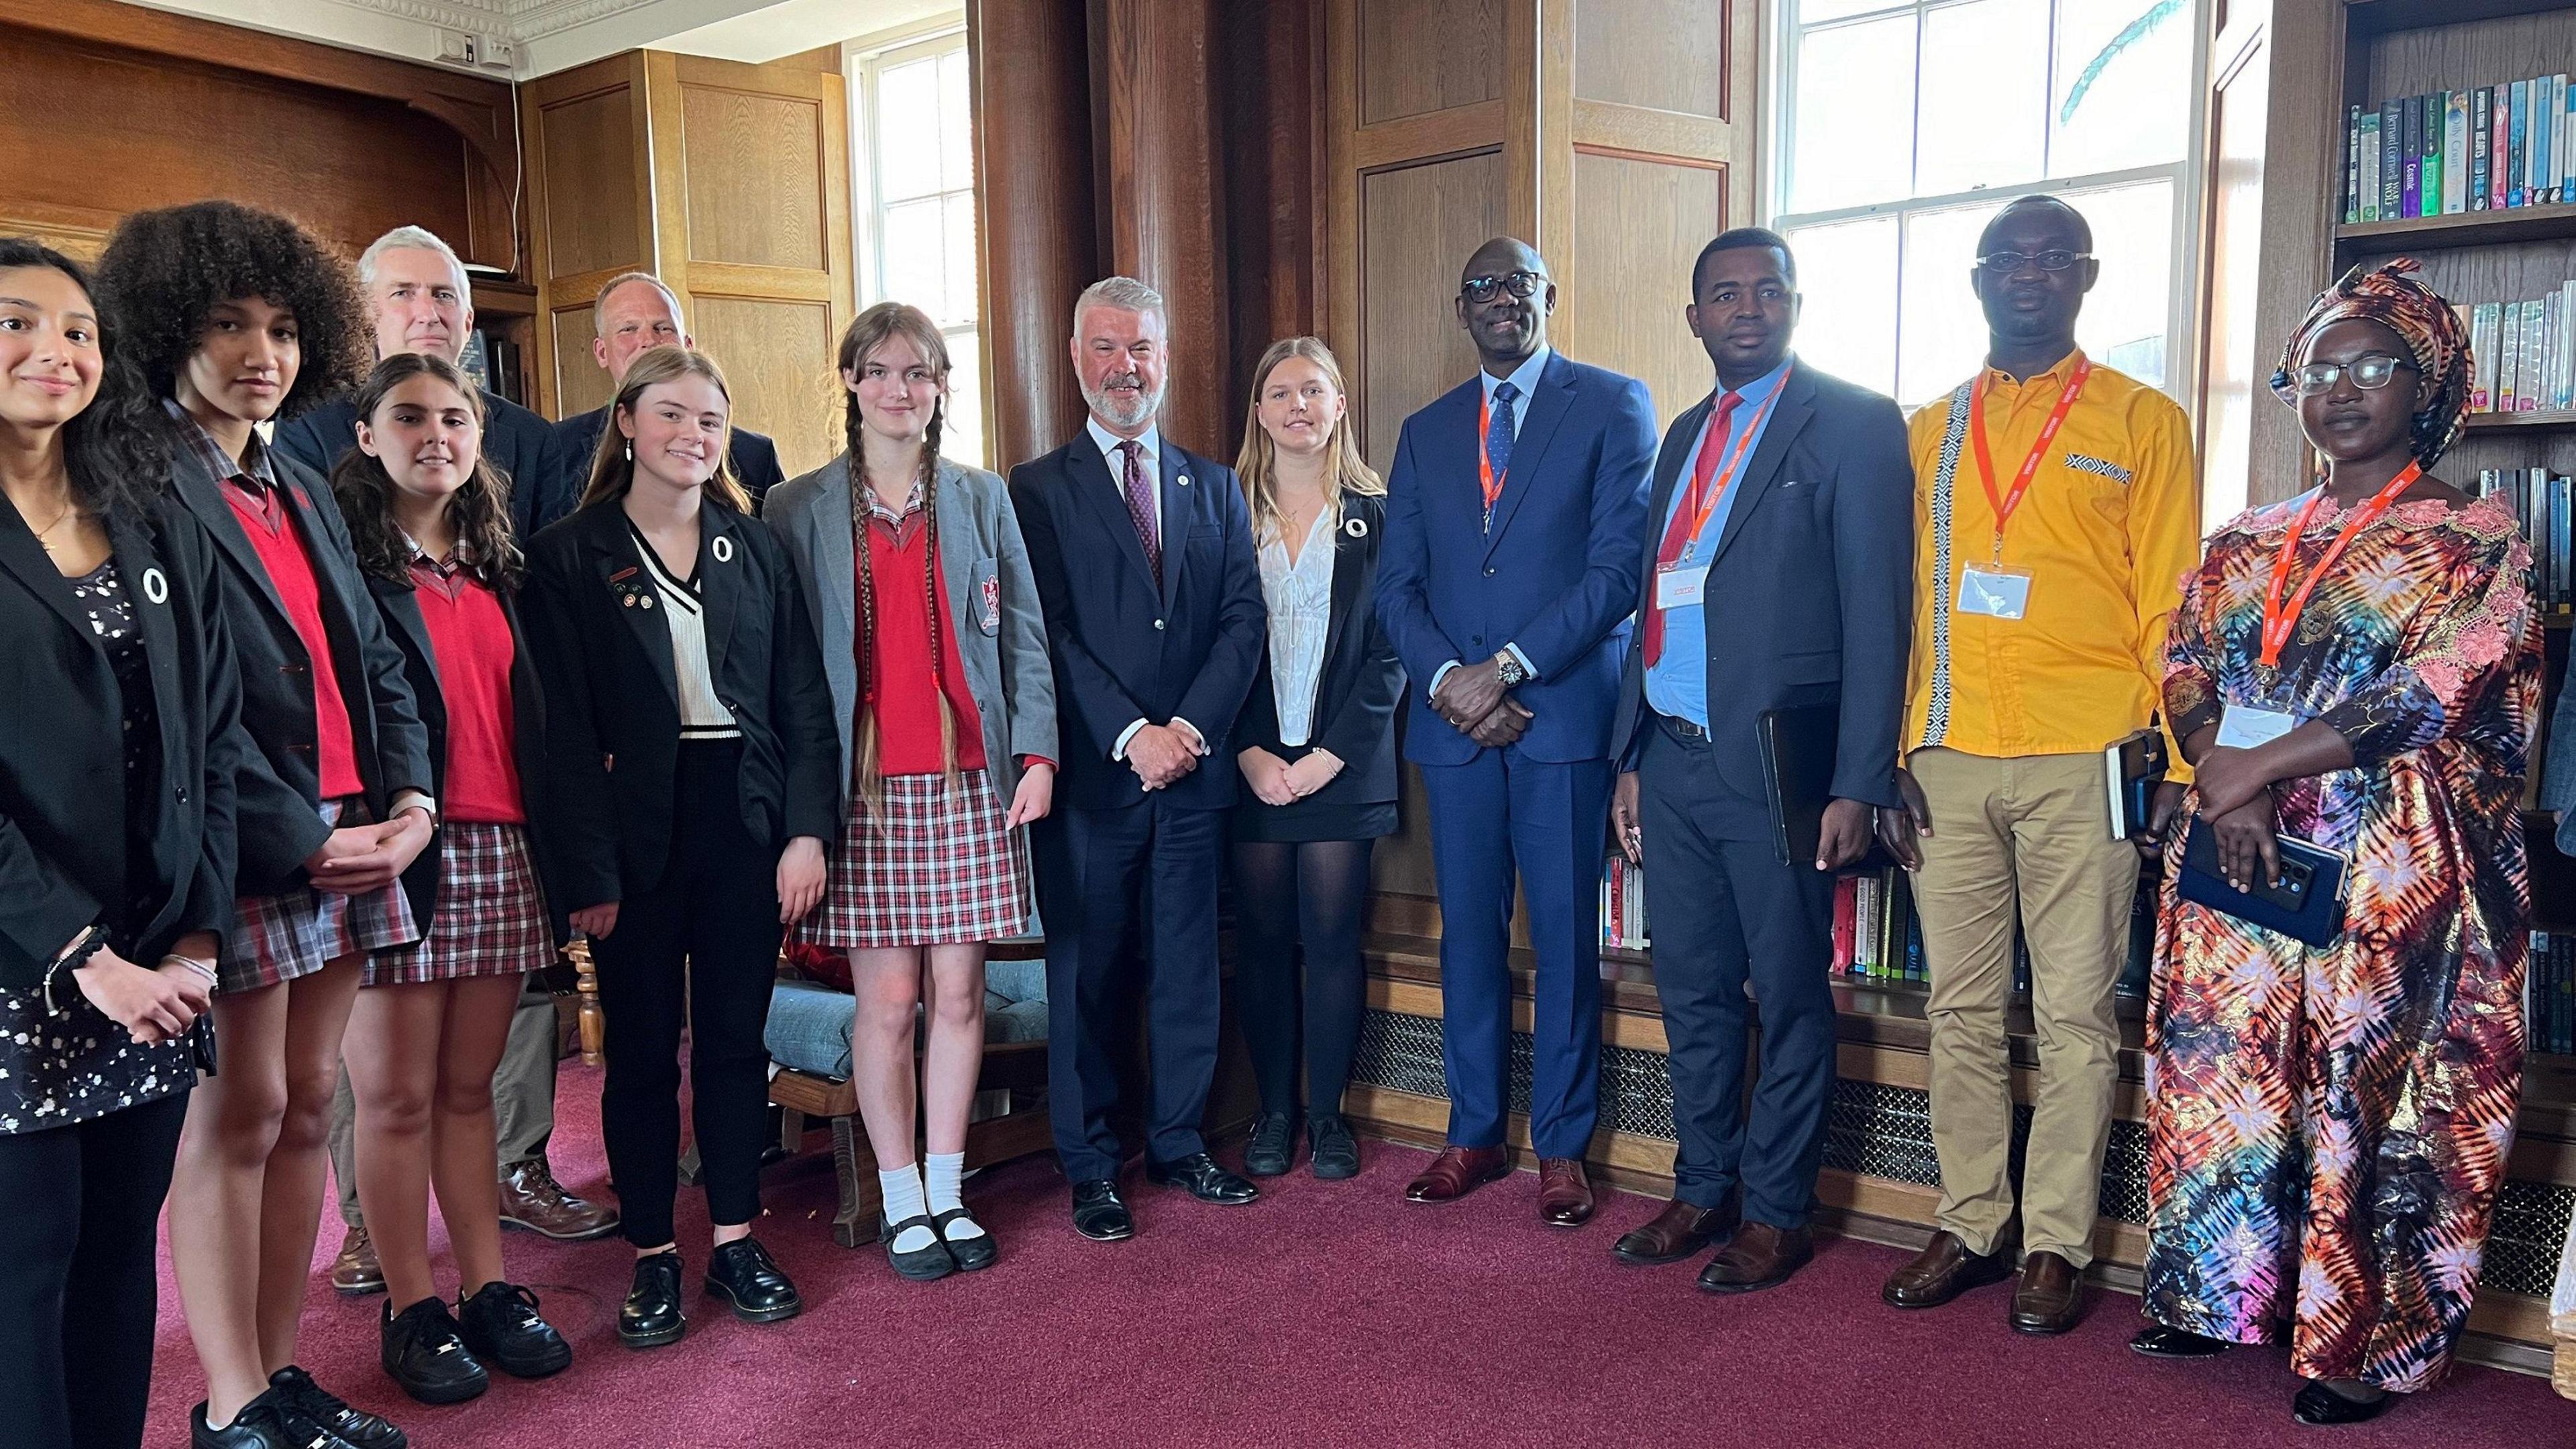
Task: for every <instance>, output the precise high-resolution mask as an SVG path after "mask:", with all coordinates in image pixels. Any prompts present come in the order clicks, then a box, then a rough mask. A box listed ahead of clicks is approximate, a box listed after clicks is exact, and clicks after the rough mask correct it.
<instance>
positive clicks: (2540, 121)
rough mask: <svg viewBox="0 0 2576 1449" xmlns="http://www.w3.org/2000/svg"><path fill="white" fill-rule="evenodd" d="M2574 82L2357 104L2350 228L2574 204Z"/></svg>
mask: <svg viewBox="0 0 2576 1449" xmlns="http://www.w3.org/2000/svg"><path fill="white" fill-rule="evenodd" d="M2571 116H2576V113H2571V111H2570V109H2569V95H2568V90H2567V77H2565V76H2564V75H2545V76H2539V77H2535V78H2534V79H2531V80H2518V81H2512V82H2508V83H2505V84H2502V85H2492V86H2480V87H2478V88H2477V89H2475V90H2467V91H2434V92H2432V93H2430V94H2428V95H2420V96H2405V97H2402V98H2398V99H2392V100H2386V101H2382V102H2380V104H2379V107H2378V109H2376V110H2370V109H2365V108H2364V107H2361V106H2354V107H2351V108H2350V110H2349V111H2348V112H2347V113H2346V115H2345V121H2344V208H2343V219H2344V220H2345V221H2347V222H2362V221H2400V220H2405V219H2408V218H2412V217H2428V216H2452V215H2457V214H2459V213H2461V212H2470V211H2504V210H2508V209H2510V208H2513V207H2520V206H2547V205H2552V204H2555V203H2558V202H2562V201H2570V200H2576V119H2571Z"/></svg>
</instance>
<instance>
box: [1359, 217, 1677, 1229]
mask: <svg viewBox="0 0 2576 1449" xmlns="http://www.w3.org/2000/svg"><path fill="white" fill-rule="evenodd" d="M1555 306H1556V284H1555V283H1554V282H1552V281H1551V280H1549V278H1548V271H1547V263H1546V262H1545V261H1543V260H1541V259H1540V257H1539V255H1538V253H1537V252H1535V251H1533V250H1531V249H1530V247H1529V246H1527V245H1526V244H1524V243H1522V242H1517V241H1514V240H1512V239H1510V238H1508V237H1497V238H1495V239H1494V240H1492V241H1489V242H1487V243H1485V244H1484V245H1483V246H1481V247H1478V248H1477V249H1476V254H1475V255H1474V256H1473V257H1471V258H1469V259H1468V262H1467V266H1466V270H1465V273H1464V275H1463V276H1462V277H1461V279H1460V285H1459V290H1458V298H1457V310H1458V325H1459V326H1461V327H1463V328H1465V329H1466V332H1467V335H1468V337H1469V339H1471V340H1472V341H1473V342H1474V343H1475V345H1476V355H1477V359H1478V361H1479V362H1480V363H1481V364H1482V366H1481V368H1480V369H1479V370H1478V372H1477V374H1476V377H1475V379H1474V380H1473V381H1470V382H1466V383H1462V384H1460V385H1459V386H1457V387H1455V388H1452V389H1450V390H1449V392H1447V393H1446V394H1444V395H1443V396H1441V397H1440V398H1439V399H1438V400H1436V401H1434V402H1433V403H1432V404H1431V405H1430V406H1428V407H1426V408H1424V409H1423V410H1422V411H1420V412H1418V413H1415V414H1414V415H1413V416H1411V417H1409V418H1407V419H1405V420H1404V432H1403V435H1402V436H1401V437H1400V438H1399V439H1398V440H1397V442H1396V449H1395V468H1394V471H1393V472H1392V474H1391V475H1390V476H1389V479H1388V484H1387V500H1386V542H1385V547H1384V549H1383V551H1382V553H1381V554H1380V558H1379V563H1378V593H1377V604H1378V617H1379V619H1380V621H1381V622H1382V623H1383V624H1384V626H1385V628H1386V632H1387V634H1388V636H1389V637H1390V638H1392V639H1393V640H1394V641H1395V650H1396V653H1397V654H1398V655H1400V656H1402V658H1403V660H1404V667H1405V672H1406V673H1407V674H1408V675H1409V676H1410V677H1412V678H1413V679H1416V680H1421V681H1426V682H1427V686H1428V687H1427V690H1426V691H1425V692H1423V693H1418V694H1416V695H1415V696H1414V698H1413V702H1412V704H1411V706H1410V709H1409V715H1410V718H1408V719H1407V721H1406V727H1405V742H1404V752H1405V757H1406V758H1407V759H1410V760H1412V761H1413V762H1414V763H1415V764H1417V765H1419V766H1421V767H1422V779H1423V783H1424V786H1425V788H1426V789H1427V790H1428V791H1429V793H1430V798H1431V853H1432V863H1433V866H1434V869H1435V872H1436V874H1437V876H1438V880H1439V886H1440V918H1441V929H1440V992H1441V1026H1440V1042H1441V1056H1442V1059H1443V1070H1444V1072H1445V1074H1446V1076H1447V1079H1448V1087H1449V1134H1448V1136H1449V1144H1448V1146H1447V1147H1446V1148H1444V1149H1443V1150H1442V1151H1441V1153H1440V1156H1439V1157H1438V1159H1436V1160H1435V1161H1434V1162H1433V1163H1432V1164H1431V1166H1430V1168H1429V1169H1428V1170H1427V1171H1425V1172H1424V1173H1423V1174H1422V1176H1420V1177H1418V1178H1416V1179H1414V1181H1413V1183H1412V1184H1411V1185H1410V1186H1408V1187H1407V1188H1406V1189H1405V1197H1406V1198H1407V1199H1408V1200H1410V1201H1413V1202H1446V1201H1449V1200H1451V1199H1453V1198H1456V1197H1459V1196H1461V1195H1463V1194H1465V1193H1468V1192H1471V1191H1473V1190H1474V1189H1475V1188H1476V1187H1477V1186H1478V1185H1479V1184H1481V1183H1485V1182H1490V1181H1492V1180H1493V1179H1495V1178H1497V1177H1500V1176H1502V1175H1503V1174H1504V1173H1505V1172H1508V1171H1509V1170H1510V1166H1511V1163H1510V1156H1509V1153H1508V1152H1507V1150H1506V1149H1505V1147H1504V1145H1503V1127H1504V1107H1505V1103H1506V1101H1507V1096H1506V1092H1505V1074H1506V1072H1507V1071H1508V1069H1509V1067H1510V1064H1511V1033H1512V1014H1511V1008H1512V991H1511V978H1510V973H1509V968H1508V965H1507V959H1508V957H1507V952H1508V949H1509V946H1510V934H1511V917H1512V888H1513V883H1514V878H1515V876H1517V877H1518V879H1519V883H1520V886H1521V888H1522V890H1523V892H1524V893H1525V894H1526V896H1527V898H1528V901H1529V915H1530V935H1531V938H1532V942H1533V944H1534V945H1535V946H1536V947H1537V955H1538V980H1537V989H1536V992H1535V996H1536V1002H1535V1006H1536V1010H1535V1012H1534V1020H1533V1022H1532V1033H1533V1035H1534V1037H1535V1038H1536V1040H1535V1042H1534V1053H1535V1063H1534V1072H1533V1079H1532V1082H1531V1086H1530V1138H1531V1145H1532V1146H1534V1147H1535V1148H1536V1149H1537V1151H1538V1156H1539V1215H1540V1217H1541V1218H1542V1219H1543V1220H1544V1221H1546V1222H1548V1223H1551V1224H1553V1225H1555V1226H1558V1227H1568V1228H1571V1227H1578V1226H1580V1225H1581V1224H1582V1223H1583V1222H1584V1221H1585V1220H1586V1219H1588V1218H1589V1217H1591V1215H1592V1186H1591V1182H1590V1180H1589V1178H1588V1177H1587V1176H1586V1174H1585V1172H1584V1167H1583V1155H1584V1150H1585V1148H1586V1147H1587V1146H1589V1144H1590V1143H1591V1140H1592V1125H1593V1119H1594V1116H1595V1113H1596V1108H1597V1105H1598V1096H1599V1084H1600V1060H1601V911H1600V882H1601V857H1602V849H1603V836H1602V827H1603V822H1604V818H1605V815H1606V813H1607V811H1608V809H1609V805H1610V780H1611V770H1610V715H1611V709H1612V707H1613V705H1614V704H1615V703H1616V701H1617V697H1618V689H1619V658H1620V654H1621V652H1622V651H1623V649H1624V648H1625V645H1626V642H1627V632H1628V631H1627V626H1626V622H1625V621H1626V620H1627V617H1628V614H1629V611H1630V610H1632V609H1634V608H1635V607H1636V599H1637V574H1638V568H1639V559H1640V557H1641V555H1642V552H1643V549H1644V537H1645V526H1646V506H1645V503H1646V499H1645V493H1646V473H1647V467H1648V464H1649V463H1650V461H1651V460H1652V458H1653V456H1654V447H1655V419H1654V412H1653V407H1652V404H1651V403H1649V402H1648V400H1647V397H1646V388H1645V384H1643V383H1640V382H1638V381H1637V380H1636V379H1634V378H1628V377H1621V376H1619V375H1618V374H1616V373H1612V372H1605V371H1603V370H1602V369H1600V368H1597V367H1587V366H1585V365H1584V364H1582V363H1579V362H1573V361H1570V360H1568V359H1567V358H1565V357H1563V356H1561V355H1559V354H1558V353H1556V352H1555V351H1553V350H1552V349H1550V348H1549V347H1548V345H1547V318H1548V314H1549V312H1551V311H1553V310H1554V309H1555Z"/></svg>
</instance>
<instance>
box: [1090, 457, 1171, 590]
mask: <svg viewBox="0 0 2576 1449" xmlns="http://www.w3.org/2000/svg"><path fill="white" fill-rule="evenodd" d="M1165 446H1166V447H1168V446H1169V445H1168V444H1166V445H1165ZM1064 471H1065V487H1066V488H1067V490H1068V491H1070V492H1071V493H1072V495H1073V506H1074V507H1075V508H1077V509H1080V510H1081V511H1082V512H1083V513H1085V514H1087V515H1089V516H1090V517H1091V519H1092V521H1093V522H1095V523H1097V524H1099V525H1100V526H1101V527H1102V528H1104V529H1106V530H1107V531H1108V533H1109V540H1110V544H1111V546H1112V547H1115V548H1116V549H1117V550H1118V551H1119V552H1120V553H1123V554H1125V555H1126V556H1127V561H1128V562H1129V563H1132V564H1134V565H1135V566H1136V576H1137V577H1138V578H1141V579H1143V580H1144V581H1145V583H1146V586H1147V587H1149V588H1150V587H1152V585H1153V582H1154V568H1153V565H1151V564H1149V563H1147V562H1145V541H1144V540H1143V539H1140V538H1138V537H1137V536H1136V522H1135V520H1134V519H1131V518H1129V517H1128V516H1127V504H1126V501H1125V500H1126V491H1125V490H1124V489H1123V488H1122V487H1121V486H1120V485H1119V482H1118V479H1117V476H1116V475H1115V474H1112V473H1111V472H1110V471H1109V460H1108V459H1106V458H1103V457H1102V456H1100V449H1098V448H1097V447H1094V446H1093V445H1092V439H1091V429H1090V428H1088V427H1085V428H1084V429H1083V430H1082V431H1081V432H1080V433H1077V434H1075V435H1074V439H1073V441H1072V442H1070V443H1067V444H1065V445H1064ZM1170 542H1171V538H1170V532H1169V530H1168V529H1167V530H1166V531H1165V536H1164V543H1165V545H1166V547H1165V548H1164V550H1163V553H1164V556H1165V561H1166V562H1168V561H1169V559H1170V555H1171V549H1170V547H1169V546H1168V545H1169V544H1170Z"/></svg>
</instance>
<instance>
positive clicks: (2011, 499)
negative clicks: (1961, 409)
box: [1968, 357, 2093, 560]
mask: <svg viewBox="0 0 2576 1449" xmlns="http://www.w3.org/2000/svg"><path fill="white" fill-rule="evenodd" d="M2092 375H2093V362H2092V359H2090V358H2082V357H2079V358H2077V359H2076V362H2075V375H2074V376H2073V377H2070V378H2068V379H2067V380H2066V386H2065V387H2064V388H2063V389H2061V390H2060V391H2059V392H2058V394H2057V407H2056V409H2055V410H2053V411H2052V412H2050V413H2049V415H2048V421H2047V422H2046V423H2045V424H2043V425H2041V427H2040V430H2039V439H2038V441H2036V442H2034V443H2032V444H2031V445H2030V456H2029V457H2027V458H2024V459H2022V460H2021V472H2020V473H2019V474H2018V475H2016V476H2015V477H2014V478H2013V486H2012V492H2010V493H2008V494H2007V493H1997V492H1996V491H1995V457H1994V453H1993V452H1992V451H1991V450H1989V449H1988V447H1987V446H1986V379H1987V378H1989V377H1991V376H1993V373H1992V372H1991V371H1983V372H1979V373H1978V374H1977V386H1976V389H1975V392H1974V394H1973V396H1971V398H1970V399H1969V402H1968V436H1969V437H1970V438H1972V439H1973V440H1975V442H1976V445H1977V481H1978V482H1980V483H1983V484H1985V485H1986V502H1987V503H1989V504H1991V505H1993V507H1994V510H1995V557H1996V558H1997V559H1998V560H2000V559H2002V558H2003V556H2004V525H2005V524H2007V523H2010V522H2011V521H2012V516H2013V510H2014V509H2016V508H2019V507H2021V496H2022V495H2023V494H2025V493H2028V492H2029V491H2030V480H2031V479H2032V478H2033V477H2035V476H2037V475H2038V473H2039V460H2040V459H2041V458H2043V457H2046V456H2047V454H2048V445H2049V444H2050V443H2051V442H2052V441H2054V440H2055V439H2056V437H2057V430H2058V429H2059V428H2062V427H2064V426H2066V415H2067V414H2068V413H2070V412H2072V411H2074V409H2075V399H2076V398H2077V397H2079V396H2081V395H2082V394H2083V391H2084V379H2086V378H2088V377H2090V376H2092Z"/></svg>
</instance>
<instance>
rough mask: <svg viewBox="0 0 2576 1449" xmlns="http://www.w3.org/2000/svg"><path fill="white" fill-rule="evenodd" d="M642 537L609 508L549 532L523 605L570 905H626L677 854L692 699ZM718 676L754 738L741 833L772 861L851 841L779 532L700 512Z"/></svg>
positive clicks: (563, 895)
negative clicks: (774, 856) (786, 852)
mask: <svg viewBox="0 0 2576 1449" xmlns="http://www.w3.org/2000/svg"><path fill="white" fill-rule="evenodd" d="M641 546H642V545H640V544H639V543H638V542H637V540H636V537H635V530H634V526H633V525H632V524H630V523H629V522H628V521H627V518H626V510H625V509H624V507H622V506H621V505H620V502H619V500H616V499H606V500H602V501H601V502H598V503H593V504H590V505H588V506H587V507H584V508H583V509H581V510H580V511H579V512H577V513H575V514H574V515H573V516H572V517H570V518H567V519H565V520H564V521H563V522H561V523H558V524H556V525H555V526H554V527H552V528H549V529H547V530H545V531H544V532H542V533H540V534H538V535H537V536H536V539H535V540H534V541H533V542H532V543H530V544H529V546H528V580H527V584H526V587H525V590H524V592H523V595H522V598H521V607H522V610H523V617H524V618H525V619H526V621H527V628H528V637H529V641H530V642H531V643H533V644H534V645H535V646H536V657H537V666H538V668H539V669H540V670H541V671H542V672H543V673H544V674H545V677H546V678H547V679H549V680H551V681H552V682H553V685H552V688H550V689H549V690H548V691H547V693H546V776H547V779H546V791H545V795H546V809H547V812H548V819H547V822H546V834H547V840H548V845H547V853H548V855H549V857H550V858H551V859H552V861H553V862H554V867H555V880H556V881H557V882H559V883H560V889H559V890H558V891H556V893H555V896H556V902H557V906H558V908H559V909H561V910H564V911H566V912H571V911H578V910H586V909H588V908H589V907H591V906H596V905H604V904H606V903H608V902H611V901H620V900H624V899H625V898H626V897H627V896H628V895H629V894H633V893H638V892H642V891H647V890H650V889H652V888H653V886H654V885H655V883H657V882H658V881H660V880H661V878H662V869H663V866H664V864H665V863H666V862H667V861H668V860H669V858H670V853H671V806H672V791H673V784H672V779H673V775H674V772H675V770H676V768H677V766H678V763H679V753H680V693H679V682H678V676H677V674H676V673H675V672H674V670H673V667H672V663H671V631H670V629H669V627H668V626H667V625H665V624H664V623H663V621H662V614H663V611H662V610H660V609H645V608H636V607H630V606H628V605H627V604H626V602H625V601H626V599H627V598H628V597H630V596H632V595H635V594H636V593H637V591H638V590H639V589H643V590H649V589H650V587H651V585H650V584H649V582H647V581H646V577H645V571H644V560H643V556H642V555H641V554H640V553H638V552H637V550H638V548H640V547H641ZM698 580H699V588H700V590H701V593H702V595H703V597H704V599H705V603H706V612H705V614H704V615H703V616H702V617H703V618H704V619H705V622H706V634H707V672H708V674H709V676H710V677H712V678H713V679H714V680H715V687H716V697H717V698H718V699H721V700H722V701H724V706H725V708H726V709H728V710H730V711H732V712H733V717H734V723H735V724H736V725H737V726H739V727H740V728H741V730H742V780H741V800H742V823H743V828H744V829H745V830H747V831H748V832H750V835H751V838H752V839H753V840H754V841H757V842H759V843H760V845H761V847H762V848H763V849H765V850H770V851H777V850H782V849H784V848H785V847H786V844H787V842H788V841H789V840H790V839H793V838H794V837H796V836H799V835H811V836H813V837H815V838H816V839H818V840H821V841H823V842H824V843H825V844H826V845H827V846H828V845H829V844H830V843H831V841H832V839H833V838H834V837H835V836H836V835H838V834H839V833H840V823H841V822H840V801H841V792H840V789H839V786H838V783H837V779H836V776H837V774H838V772H839V769H840V762H841V738H840V734H839V732H838V730H837V729H836V728H835V726H834V724H833V720H832V692H831V688H830V686H829V685H827V684H826V683H825V682H824V678H823V650H822V646H821V645H820V644H819V643H817V642H816V641H815V635H814V625H813V622H812V621H811V620H810V619H808V618H807V617H806V614H805V591H804V590H803V589H802V588H800V587H799V586H798V585H797V582H796V575H795V572H794V570H793V569H791V568H790V567H789V565H788V562H787V551H786V550H785V549H783V548H781V547H780V546H779V543H778V540H777V538H776V537H775V536H773V535H772V534H771V533H770V531H769V530H768V529H767V528H764V527H762V526H761V525H760V523H759V522H758V521H757V520H755V519H752V518H749V517H747V516H745V515H743V514H739V513H736V512H734V511H733V510H732V509H730V508H726V507H724V506H723V505H721V504H717V503H712V502H708V503H701V504H700V505H699V507H698Z"/></svg>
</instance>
